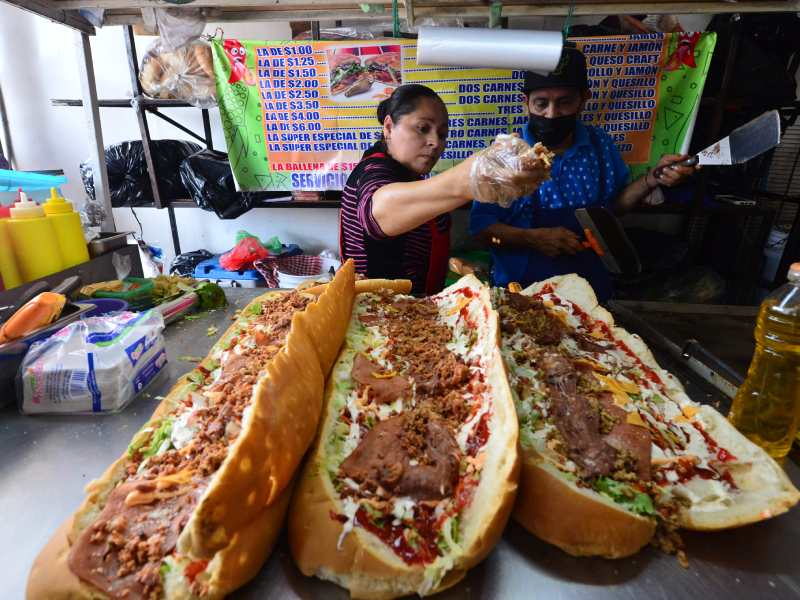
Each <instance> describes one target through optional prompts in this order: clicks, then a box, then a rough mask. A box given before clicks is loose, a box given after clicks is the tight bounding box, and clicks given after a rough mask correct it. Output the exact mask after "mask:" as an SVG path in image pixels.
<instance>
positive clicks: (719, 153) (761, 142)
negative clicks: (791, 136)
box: [653, 110, 781, 177]
mask: <svg viewBox="0 0 800 600" xmlns="http://www.w3.org/2000/svg"><path fill="white" fill-rule="evenodd" d="M780 142H781V119H780V116H779V115H778V111H777V110H770V111H767V112H765V113H764V114H763V115H761V116H759V117H756V118H755V119H753V120H752V121H750V122H749V123H745V124H744V125H742V126H741V127H737V128H736V129H734V130H733V131H731V133H730V135H729V136H728V137H726V138H722V139H721V140H720V141H718V142H716V143H715V144H711V145H710V146H709V147H708V148H706V149H705V150H702V151H700V152H698V153H697V154H695V155H694V156H691V157H689V158H687V159H686V160H682V161H680V162H679V163H677V164H678V165H681V166H684V167H693V166H695V165H738V164H741V163H744V162H747V161H748V160H750V159H751V158H755V157H756V156H759V155H761V154H763V153H764V152H766V151H767V150H772V149H773V148H774V147H775V146H777V145H778V144H780ZM669 166H671V165H664V166H663V167H659V168H658V169H656V170H655V172H654V173H653V174H654V175H655V176H656V177H659V176H660V175H661V173H663V172H664V169H666V168H667V167H669Z"/></svg>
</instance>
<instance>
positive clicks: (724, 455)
mask: <svg viewBox="0 0 800 600" xmlns="http://www.w3.org/2000/svg"><path fill="white" fill-rule="evenodd" d="M692 425H694V428H695V429H697V431H699V432H700V435H702V436H703V439H704V440H705V441H706V446H707V447H708V450H709V452H712V453H716V454H717V460H720V461H722V462H730V461H732V460H736V457H735V456H734V455H733V454H731V453H730V452H728V451H727V450H726V449H725V448H721V447H720V446H719V444H717V442H716V441H715V440H714V439H713V438H712V437H711V436H710V435H708V433H706V430H705V429H703V426H702V425H700V423H698V422H697V421H693V422H692Z"/></svg>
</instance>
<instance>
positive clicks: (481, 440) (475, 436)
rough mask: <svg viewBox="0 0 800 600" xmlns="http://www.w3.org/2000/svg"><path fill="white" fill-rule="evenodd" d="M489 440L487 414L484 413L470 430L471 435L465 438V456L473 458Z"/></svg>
mask: <svg viewBox="0 0 800 600" xmlns="http://www.w3.org/2000/svg"><path fill="white" fill-rule="evenodd" d="M488 439H489V412H488V411H486V412H485V413H483V415H482V416H481V418H480V420H479V421H478V424H477V425H476V426H475V428H474V429H473V430H472V433H471V434H470V436H469V437H468V438H467V444H466V446H467V454H469V455H470V456H475V455H476V454H477V453H478V450H480V449H481V448H483V447H484V446H485V445H486V440H488Z"/></svg>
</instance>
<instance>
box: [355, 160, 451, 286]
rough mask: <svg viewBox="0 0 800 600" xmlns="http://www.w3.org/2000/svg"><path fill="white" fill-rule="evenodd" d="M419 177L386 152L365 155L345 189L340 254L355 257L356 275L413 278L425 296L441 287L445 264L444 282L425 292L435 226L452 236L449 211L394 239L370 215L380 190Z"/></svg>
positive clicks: (439, 231)
mask: <svg viewBox="0 0 800 600" xmlns="http://www.w3.org/2000/svg"><path fill="white" fill-rule="evenodd" d="M418 178H419V177H418V176H417V175H416V174H414V173H413V172H411V171H409V170H408V169H406V168H405V167H404V166H403V165H401V164H400V163H398V162H397V161H396V160H394V159H392V158H391V157H389V156H388V155H385V154H383V153H377V154H371V155H368V156H366V157H365V158H364V159H362V161H361V162H360V163H359V164H358V165H357V166H356V168H355V170H354V171H353V172H352V173H351V174H350V177H349V178H348V179H347V183H346V184H345V187H344V191H343V192H342V207H341V212H340V213H339V219H340V220H339V223H340V224H339V245H340V250H341V254H342V258H343V259H344V260H347V259H348V258H352V259H353V260H354V261H355V264H356V272H357V273H361V274H363V275H365V276H367V277H369V278H387V279H410V280H411V282H412V284H413V287H412V292H413V293H416V294H421V293H423V292H426V291H427V292H428V293H431V292H433V291H438V290H439V289H441V288H442V286H443V284H444V274H445V273H446V268H444V269H440V270H441V271H442V275H441V281H438V282H436V283H435V284H434V285H433V288H438V289H430V288H431V286H430V285H429V286H428V288H429V289H427V290H426V280H427V278H428V271H429V269H430V268H431V264H430V263H431V249H432V248H431V246H432V238H433V234H432V231H431V228H432V227H435V228H436V230H437V233H438V234H440V235H448V234H449V231H450V215H449V214H447V213H446V214H443V215H439V216H438V217H437V218H436V219H435V220H434V221H433V222H431V223H424V224H422V225H420V226H419V227H417V228H416V229H412V230H411V231H409V232H407V233H404V234H401V235H398V236H393V237H389V236H387V235H386V234H385V233H384V232H383V230H382V229H381V227H380V225H378V222H377V221H376V220H375V218H374V217H373V216H372V196H373V194H374V193H375V192H376V191H378V190H379V189H380V188H381V187H383V186H384V185H388V184H390V183H396V182H408V181H415V180H416V179H418ZM440 260H441V259H440ZM444 260H445V261H446V256H445V258H444ZM437 279H438V277H437ZM428 283H430V282H428Z"/></svg>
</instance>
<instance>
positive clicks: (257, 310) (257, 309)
mask: <svg viewBox="0 0 800 600" xmlns="http://www.w3.org/2000/svg"><path fill="white" fill-rule="evenodd" d="M263 310H264V306H263V304H262V303H261V302H254V303H253V304H251V305H250V306H248V307H247V313H248V314H251V315H260V314H261V313H262V312H263Z"/></svg>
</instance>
